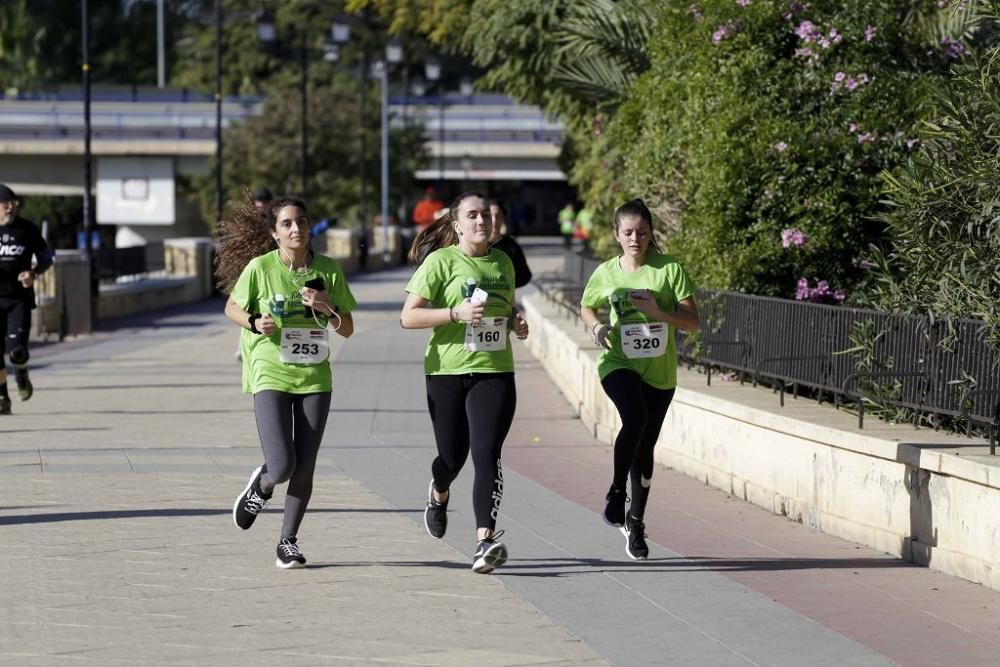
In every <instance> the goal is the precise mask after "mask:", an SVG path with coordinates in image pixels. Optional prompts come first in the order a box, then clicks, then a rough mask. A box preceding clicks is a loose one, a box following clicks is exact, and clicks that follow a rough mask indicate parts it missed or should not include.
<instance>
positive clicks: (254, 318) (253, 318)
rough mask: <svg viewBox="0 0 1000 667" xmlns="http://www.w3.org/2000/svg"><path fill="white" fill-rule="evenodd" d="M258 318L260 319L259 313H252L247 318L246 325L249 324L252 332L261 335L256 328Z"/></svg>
mask: <svg viewBox="0 0 1000 667" xmlns="http://www.w3.org/2000/svg"><path fill="white" fill-rule="evenodd" d="M259 319H260V313H254V314H253V315H251V316H250V317H248V318H247V325H249V327H250V331H251V332H252V333H255V334H257V335H258V336H259V335H261V333H262V332H261V331H260V330H259V329H258V328H257V320H259Z"/></svg>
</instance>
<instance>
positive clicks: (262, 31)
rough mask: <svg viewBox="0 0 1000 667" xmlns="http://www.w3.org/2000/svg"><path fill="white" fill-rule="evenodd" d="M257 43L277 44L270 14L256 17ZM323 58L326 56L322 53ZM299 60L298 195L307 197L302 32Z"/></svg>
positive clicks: (305, 76)
mask: <svg viewBox="0 0 1000 667" xmlns="http://www.w3.org/2000/svg"><path fill="white" fill-rule="evenodd" d="M256 23H257V41H258V42H260V43H261V44H263V45H264V46H265V47H267V48H273V47H275V46H276V45H277V43H278V27H277V25H276V24H275V21H274V16H273V15H272V14H271V12H269V11H267V10H264V11H262V12H260V13H259V14H258V15H257V19H256ZM324 57H326V54H325V52H324ZM298 60H299V120H300V124H299V188H300V190H299V194H300V195H301V196H302V198H303V199H308V197H309V43H308V38H307V32H306V31H303V33H302V41H301V43H300V44H299V49H298Z"/></svg>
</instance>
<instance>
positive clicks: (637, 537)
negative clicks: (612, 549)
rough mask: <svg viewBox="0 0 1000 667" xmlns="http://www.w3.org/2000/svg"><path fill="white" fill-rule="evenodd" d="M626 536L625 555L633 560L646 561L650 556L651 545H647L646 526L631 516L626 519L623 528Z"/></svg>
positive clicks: (623, 533)
mask: <svg viewBox="0 0 1000 667" xmlns="http://www.w3.org/2000/svg"><path fill="white" fill-rule="evenodd" d="M621 531H622V535H624V536H625V553H626V554H628V557H629V558H631V559H632V560H646V557H647V556H649V545H648V544H646V524H644V523H643V522H642V520H641V519H636V518H635V517H634V516H632V515H631V514H629V515H628V516H626V517H625V525H624V526H622V527H621Z"/></svg>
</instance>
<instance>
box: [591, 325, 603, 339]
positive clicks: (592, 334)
mask: <svg viewBox="0 0 1000 667" xmlns="http://www.w3.org/2000/svg"><path fill="white" fill-rule="evenodd" d="M603 326H604V325H603V324H602V323H600V322H595V323H594V326H592V327H590V335H591V336H596V335H597V327H603Z"/></svg>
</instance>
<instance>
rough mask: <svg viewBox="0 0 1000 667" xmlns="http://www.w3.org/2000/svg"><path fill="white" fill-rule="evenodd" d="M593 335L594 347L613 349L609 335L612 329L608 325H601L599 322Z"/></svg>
mask: <svg viewBox="0 0 1000 667" xmlns="http://www.w3.org/2000/svg"><path fill="white" fill-rule="evenodd" d="M591 333H592V334H593V335H594V345H596V346H597V347H602V348H604V349H605V350H610V349H611V341H609V340H608V334H610V333H611V327H610V326H608V325H607V324H601V323H600V322H598V323H597V324H596V325H595V326H594V328H593V330H592V331H591Z"/></svg>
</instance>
